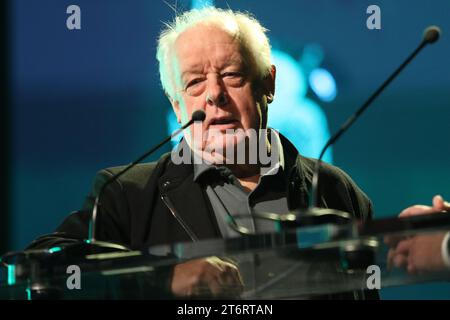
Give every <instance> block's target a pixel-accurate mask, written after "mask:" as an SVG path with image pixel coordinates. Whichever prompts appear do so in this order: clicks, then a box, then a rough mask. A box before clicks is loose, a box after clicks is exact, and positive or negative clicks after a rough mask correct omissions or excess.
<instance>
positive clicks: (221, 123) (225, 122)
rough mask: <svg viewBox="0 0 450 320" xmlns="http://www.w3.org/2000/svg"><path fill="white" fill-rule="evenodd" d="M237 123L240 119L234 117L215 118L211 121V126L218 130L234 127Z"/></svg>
mask: <svg viewBox="0 0 450 320" xmlns="http://www.w3.org/2000/svg"><path fill="white" fill-rule="evenodd" d="M237 124H238V121H237V120H236V119H233V118H215V119H212V120H211V121H210V123H209V128H210V129H216V130H225V129H233V128H235V127H236V126H237Z"/></svg>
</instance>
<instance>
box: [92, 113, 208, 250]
mask: <svg viewBox="0 0 450 320" xmlns="http://www.w3.org/2000/svg"><path fill="white" fill-rule="evenodd" d="M205 118H206V114H205V112H204V111H203V110H196V111H194V112H193V113H192V117H191V120H189V121H188V122H186V123H185V124H184V125H183V126H182V127H181V128H179V129H178V130H176V131H175V132H174V133H172V134H171V135H169V136H167V137H166V138H165V139H164V140H162V141H161V142H160V143H158V144H157V145H156V146H154V147H153V148H151V149H150V150H148V151H147V152H145V153H144V154H143V155H141V156H140V157H139V158H137V159H136V160H134V161H133V162H131V163H130V164H129V165H127V166H126V167H125V168H124V169H122V170H121V171H119V172H117V173H116V174H114V175H113V176H111V177H110V178H109V179H108V180H107V181H106V182H105V183H104V184H103V185H102V187H101V188H100V191H99V192H98V194H97V196H96V197H95V202H94V207H93V209H92V219H91V222H90V224H89V238H88V239H87V240H86V242H87V243H89V244H99V245H103V244H104V242H101V241H97V240H96V226H97V217H98V207H99V205H100V197H101V195H102V194H103V192H104V191H105V189H106V187H107V186H108V185H110V184H111V183H112V182H114V181H116V180H117V179H118V178H119V177H121V176H122V175H123V174H125V173H126V172H127V171H128V170H130V169H131V168H133V167H134V166H135V165H137V164H138V163H140V162H141V161H142V160H144V159H145V158H147V157H148V156H150V155H151V154H152V153H154V152H155V151H156V150H158V149H159V148H161V147H162V146H163V145H164V144H166V143H167V142H169V141H170V140H171V139H172V138H173V137H175V136H177V135H178V134H179V133H181V132H182V131H183V130H184V129H186V128H187V127H189V126H191V125H192V124H193V123H194V122H196V121H203V120H205Z"/></svg>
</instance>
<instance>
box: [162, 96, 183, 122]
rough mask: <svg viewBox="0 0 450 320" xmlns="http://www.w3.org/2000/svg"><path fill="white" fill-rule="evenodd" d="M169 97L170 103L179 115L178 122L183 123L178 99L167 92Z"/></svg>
mask: <svg viewBox="0 0 450 320" xmlns="http://www.w3.org/2000/svg"><path fill="white" fill-rule="evenodd" d="M165 94H166V97H167V99H169V101H170V104H171V105H172V109H173V112H175V115H176V116H177V122H178V123H181V112H180V103H179V102H178V100H175V99H173V98H172V97H171V96H170V95H169V94H168V93H167V92H165Z"/></svg>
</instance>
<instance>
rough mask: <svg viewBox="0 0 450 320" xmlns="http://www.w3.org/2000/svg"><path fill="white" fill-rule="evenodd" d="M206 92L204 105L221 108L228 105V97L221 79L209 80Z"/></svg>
mask: <svg viewBox="0 0 450 320" xmlns="http://www.w3.org/2000/svg"><path fill="white" fill-rule="evenodd" d="M209 82H210V83H209V84H208V88H207V91H206V103H207V104H208V105H210V106H214V105H215V106H217V107H223V106H225V105H226V104H227V103H228V95H227V91H226V90H225V86H224V83H223V81H222V79H214V80H213V79H211V81H209Z"/></svg>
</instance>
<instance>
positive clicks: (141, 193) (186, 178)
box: [29, 135, 372, 249]
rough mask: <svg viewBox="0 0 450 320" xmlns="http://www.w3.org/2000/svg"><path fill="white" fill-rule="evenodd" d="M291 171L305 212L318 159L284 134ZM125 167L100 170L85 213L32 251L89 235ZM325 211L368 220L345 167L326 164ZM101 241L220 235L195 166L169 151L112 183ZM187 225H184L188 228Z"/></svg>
mask: <svg viewBox="0 0 450 320" xmlns="http://www.w3.org/2000/svg"><path fill="white" fill-rule="evenodd" d="M280 137H281V141H282V144H283V150H284V156H285V162H286V167H287V168H292V169H291V170H290V172H289V173H288V176H289V178H288V184H287V185H286V190H287V198H288V205H289V209H291V210H294V209H298V208H306V207H307V206H308V204H309V203H308V202H309V195H308V190H310V186H311V180H312V173H313V169H314V165H315V163H316V160H314V159H310V158H306V157H302V156H301V155H299V154H298V151H297V150H296V149H295V147H294V146H293V145H292V144H291V143H290V142H289V141H288V140H287V139H286V138H284V137H283V136H281V135H280ZM122 168H123V167H115V168H109V169H104V170H101V171H100V172H99V173H98V174H97V176H96V178H95V180H94V186H93V191H92V192H91V194H90V195H89V196H88V198H87V200H86V202H85V204H84V207H83V210H81V211H77V212H75V213H73V214H71V215H70V216H69V217H68V218H66V220H65V221H64V222H63V223H62V224H61V225H60V226H59V227H58V229H57V230H56V232H55V233H53V234H50V235H46V236H43V237H40V238H38V239H36V240H35V241H34V242H33V243H32V244H31V245H30V246H29V248H33V249H35V248H48V247H51V246H54V245H61V244H64V243H68V242H73V241H77V240H81V239H86V238H87V236H88V227H89V221H90V217H91V209H92V206H93V202H94V199H95V196H96V194H97V192H98V191H99V189H100V187H101V186H102V184H103V183H104V182H105V181H106V180H107V179H108V178H109V177H111V175H113V174H114V173H116V172H118V171H119V170H121V169H122ZM319 194H320V203H321V205H320V206H321V207H325V208H333V209H338V210H341V211H345V212H349V213H350V214H352V215H353V216H354V217H355V218H358V219H362V220H367V219H370V218H371V216H372V205H371V202H370V200H369V199H368V198H367V196H366V195H365V194H364V193H363V192H362V191H361V190H360V189H359V188H358V186H357V185H356V184H355V183H354V182H353V181H352V179H351V178H350V177H349V176H348V175H347V174H346V173H345V172H343V171H342V170H341V169H339V168H337V167H334V166H331V165H328V164H326V163H324V164H323V167H322V169H321V173H320V179H319ZM100 202H101V209H100V214H99V220H98V223H97V228H96V229H97V239H100V240H105V241H111V242H115V243H121V244H124V245H127V246H130V247H141V246H144V245H146V246H149V245H158V244H167V243H174V242H185V241H191V240H192V239H191V237H190V236H189V234H188V232H186V228H187V229H189V230H191V231H192V232H193V233H194V234H195V236H196V237H197V238H198V239H208V238H217V237H220V231H219V228H218V225H217V221H216V219H215V215H214V213H213V210H212V207H211V204H210V202H209V199H208V196H207V195H206V192H205V186H203V185H201V183H196V182H194V180H193V165H189V164H180V165H175V164H174V163H173V162H172V161H171V160H170V153H168V154H165V155H163V156H162V157H161V158H160V159H159V161H157V162H151V163H145V164H139V165H137V166H136V167H135V168H133V169H131V170H130V171H128V172H127V173H126V174H125V175H123V176H122V177H121V178H119V179H118V181H117V182H115V183H112V184H110V185H109V186H108V187H107V188H106V189H105V191H104V193H103V195H102V196H101V200H100ZM183 224H185V227H184V228H183Z"/></svg>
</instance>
